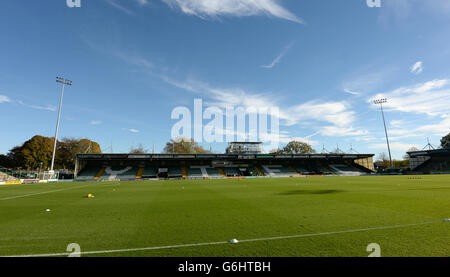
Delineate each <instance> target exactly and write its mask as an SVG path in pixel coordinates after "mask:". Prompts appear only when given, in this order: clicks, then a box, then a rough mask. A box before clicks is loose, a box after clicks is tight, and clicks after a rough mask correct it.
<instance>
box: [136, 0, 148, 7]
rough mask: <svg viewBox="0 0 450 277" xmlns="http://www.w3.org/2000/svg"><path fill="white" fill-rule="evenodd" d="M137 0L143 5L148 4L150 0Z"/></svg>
mask: <svg viewBox="0 0 450 277" xmlns="http://www.w3.org/2000/svg"><path fill="white" fill-rule="evenodd" d="M136 2H137V3H138V4H139V5H141V6H144V5H147V4H148V0H136Z"/></svg>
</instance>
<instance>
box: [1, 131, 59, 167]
mask: <svg viewBox="0 0 450 277" xmlns="http://www.w3.org/2000/svg"><path fill="white" fill-rule="evenodd" d="M10 152H11V156H12V158H13V159H14V162H15V164H16V167H21V168H27V169H29V168H37V167H39V166H40V163H41V162H42V165H43V167H44V168H47V167H49V166H50V163H51V159H52V153H53V140H52V139H51V138H48V137H43V136H34V137H32V138H31V139H29V140H28V141H26V142H25V143H24V144H23V145H22V146H20V147H14V148H13V149H11V150H10Z"/></svg>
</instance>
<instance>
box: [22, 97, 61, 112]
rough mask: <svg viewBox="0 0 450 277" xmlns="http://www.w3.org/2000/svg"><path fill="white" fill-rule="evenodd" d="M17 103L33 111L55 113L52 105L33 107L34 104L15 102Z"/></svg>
mask: <svg viewBox="0 0 450 277" xmlns="http://www.w3.org/2000/svg"><path fill="white" fill-rule="evenodd" d="M16 102H17V103H19V104H20V105H22V106H25V107H28V108H32V109H35V110H43V111H50V112H55V111H56V107H55V106H53V105H46V106H40V105H34V104H28V103H25V102H23V101H21V100H17V101H16Z"/></svg>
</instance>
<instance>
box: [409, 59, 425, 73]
mask: <svg viewBox="0 0 450 277" xmlns="http://www.w3.org/2000/svg"><path fill="white" fill-rule="evenodd" d="M410 71H411V73H414V74H420V73H422V71H423V62H421V61H418V62H416V63H415V64H413V66H411V68H410Z"/></svg>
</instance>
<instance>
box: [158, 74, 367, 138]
mask: <svg viewBox="0 0 450 277" xmlns="http://www.w3.org/2000/svg"><path fill="white" fill-rule="evenodd" d="M162 78H163V80H164V81H166V82H167V83H169V84H171V85H173V86H176V87H178V88H181V89H184V90H187V91H190V92H194V93H199V94H202V95H204V96H205V97H208V98H211V99H212V101H211V102H208V103H206V104H208V105H216V106H220V107H227V106H235V107H244V108H246V109H254V110H258V109H264V108H270V107H274V106H281V103H280V102H279V101H280V97H279V96H277V95H274V94H268V93H266V94H263V93H252V92H248V91H245V90H243V89H241V88H215V87H211V86H209V85H208V84H205V83H202V82H198V81H192V80H189V81H186V82H179V81H177V80H173V79H171V78H169V77H167V76H162ZM276 116H278V117H279V119H280V121H281V122H280V124H281V125H285V126H294V125H298V124H302V123H305V122H307V123H312V124H314V125H315V126H317V128H318V129H319V130H318V133H320V134H322V135H325V136H359V135H364V134H367V133H368V132H367V131H365V130H357V129H355V128H354V127H353V126H352V124H353V123H354V122H355V119H356V117H355V112H354V111H352V110H351V106H350V104H348V103H347V102H345V101H322V100H318V99H316V100H312V101H308V102H305V103H302V104H298V105H291V106H284V107H280V109H279V113H278V114H277V115H276ZM324 123H325V124H326V125H325V126H323V125H324Z"/></svg>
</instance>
